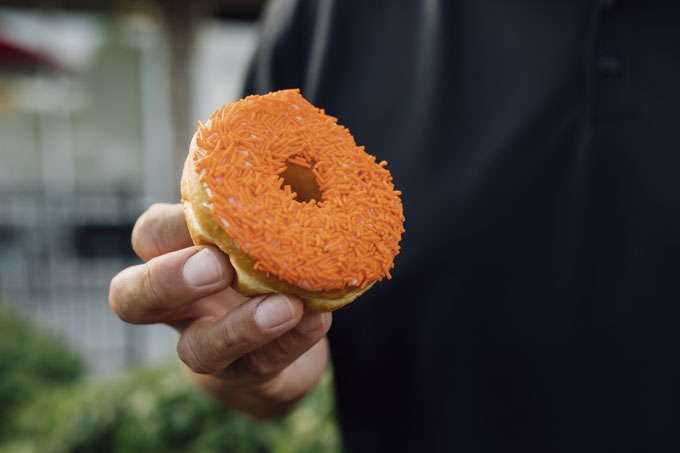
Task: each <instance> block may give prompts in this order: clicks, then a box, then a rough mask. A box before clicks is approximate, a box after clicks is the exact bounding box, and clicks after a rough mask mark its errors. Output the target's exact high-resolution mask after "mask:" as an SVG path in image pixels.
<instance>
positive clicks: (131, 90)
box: [0, 1, 260, 373]
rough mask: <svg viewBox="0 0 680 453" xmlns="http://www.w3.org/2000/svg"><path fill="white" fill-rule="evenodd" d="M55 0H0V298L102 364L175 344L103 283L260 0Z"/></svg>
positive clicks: (97, 368) (174, 178) (172, 190)
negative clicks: (111, 303) (18, 0)
mask: <svg viewBox="0 0 680 453" xmlns="http://www.w3.org/2000/svg"><path fill="white" fill-rule="evenodd" d="M187 3H189V2H187ZM56 4H57V5H58V6H59V8H55V2H46V3H45V5H42V4H41V3H40V2H34V3H33V4H32V6H31V7H26V6H17V5H13V4H12V2H2V1H0V137H1V139H0V299H2V300H4V301H6V302H8V303H11V304H14V305H16V306H18V307H19V308H20V309H21V310H22V311H23V312H24V313H26V314H27V315H28V316H29V317H31V318H33V319H35V320H36V321H37V322H39V323H40V324H42V325H43V326H45V327H46V328H48V329H51V330H53V331H56V332H58V333H60V334H62V335H63V336H64V337H65V338H66V339H67V340H68V341H69V342H70V343H71V344H73V345H74V346H76V347H77V348H78V349H79V350H81V351H82V352H83V354H84V355H85V357H86V359H87V360H88V363H89V364H90V366H91V369H92V370H93V371H94V372H98V373H101V372H107V371H113V370H117V369H119V368H120V367H122V366H125V365H127V364H130V363H134V362H140V361H149V360H156V359H158V358H161V357H165V356H167V355H169V354H171V353H172V351H173V350H174V347H175V339H174V333H173V332H171V330H170V329H169V328H166V327H163V326H156V327H152V328H149V327H135V326H128V325H125V324H123V323H122V322H120V321H119V320H118V319H117V318H116V317H115V316H114V315H113V313H112V312H111V311H110V310H109V308H108V304H107V293H108V285H109V281H110V279H111V277H113V275H115V274H116V273H117V272H118V271H119V270H121V269H122V268H123V267H125V266H128V265H131V264H135V263H137V262H138V259H137V258H136V257H135V256H134V254H133V252H132V250H131V247H130V240H129V238H130V232H131V229H132V225H133V223H134V220H135V219H136V217H137V216H138V215H139V214H140V213H141V212H142V211H143V210H144V209H145V207H146V206H147V205H148V204H150V203H152V202H156V201H178V199H179V173H180V170H181V163H182V160H183V158H184V156H185V154H186V150H187V147H188V143H189V140H190V138H191V135H192V133H193V129H195V125H196V120H198V119H202V120H205V119H206V118H207V116H208V115H209V114H210V113H211V112H212V111H213V110H214V109H215V108H217V107H218V106H219V105H220V104H222V103H224V102H229V101H231V100H234V99H236V98H237V97H238V96H239V94H240V85H241V81H242V78H243V76H244V72H245V68H246V66H247V63H248V61H249V59H250V55H251V53H252V51H253V49H254V45H255V41H256V34H257V33H256V24H255V18H256V16H257V10H258V8H259V7H260V2H225V3H222V4H216V3H214V2H193V3H191V6H188V5H185V4H184V3H180V2H159V3H154V2H112V3H110V4H107V5H106V7H105V8H106V9H102V8H103V6H101V5H99V2H94V1H92V2H86V1H79V2H78V1H76V2H68V1H67V2H57V3H56Z"/></svg>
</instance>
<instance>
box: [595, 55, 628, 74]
mask: <svg viewBox="0 0 680 453" xmlns="http://www.w3.org/2000/svg"><path fill="white" fill-rule="evenodd" d="M595 67H596V68H597V72H599V73H600V75H602V76H604V77H610V78H616V77H619V76H620V75H621V74H622V73H623V63H622V62H621V59H620V58H619V57H617V56H616V55H612V54H608V55H600V56H599V57H597V60H596V62H595Z"/></svg>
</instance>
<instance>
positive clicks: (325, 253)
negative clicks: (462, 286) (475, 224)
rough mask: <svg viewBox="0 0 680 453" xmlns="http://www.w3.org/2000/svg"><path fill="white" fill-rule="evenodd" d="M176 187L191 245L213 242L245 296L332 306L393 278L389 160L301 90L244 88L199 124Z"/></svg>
mask: <svg viewBox="0 0 680 453" xmlns="http://www.w3.org/2000/svg"><path fill="white" fill-rule="evenodd" d="M198 124H199V125H198V130H197V131H196V134H195V135H194V137H193V139H192V141H191V145H190V148H189V154H188V156H187V158H186V161H185V164H184V170H183V173H182V181H181V189H182V203H183V205H184V213H185V217H186V220H187V225H188V227H189V231H190V233H191V237H192V239H193V241H194V243H195V244H197V245H198V244H213V245H216V246H218V247H219V248H220V249H221V250H222V251H223V252H224V253H226V254H227V255H228V256H229V259H230V261H231V263H232V265H233V266H234V270H235V277H234V282H233V283H232V287H233V288H234V289H236V291H238V292H239V293H241V294H243V295H244V296H249V297H250V296H255V295H259V294H265V293H271V292H278V293H285V294H294V295H297V296H298V297H300V298H301V299H302V301H303V303H304V305H305V309H307V310H310V311H331V310H335V309H337V308H340V307H342V306H343V305H345V304H348V303H350V302H352V301H353V300H355V299H356V298H357V297H358V296H359V295H361V294H363V293H364V292H365V291H367V290H368V289H369V288H371V286H372V285H373V284H374V283H375V282H376V281H381V280H382V279H383V278H387V279H391V278H392V276H391V274H390V270H391V269H392V268H393V267H394V258H395V256H396V255H397V254H398V253H399V250H400V246H399V242H400V241H401V236H402V233H404V228H403V222H404V220H405V219H404V214H403V207H402V203H401V198H400V195H401V192H400V191H398V190H395V188H394V184H393V181H392V176H391V174H390V172H389V171H388V170H387V169H386V168H385V166H386V165H387V162H385V161H382V162H379V163H377V162H376V158H375V157H374V156H371V155H369V154H367V153H366V152H365V150H364V147H363V146H357V144H356V143H355V141H354V137H352V135H351V134H350V132H349V130H348V129H347V128H345V127H343V126H341V125H339V124H338V123H337V119H336V118H334V117H332V116H329V115H326V114H325V112H324V111H323V110H321V109H318V108H316V107H314V106H313V105H312V104H310V103H309V102H308V101H307V100H305V99H304V98H303V97H302V95H300V92H299V90H297V89H290V90H282V91H277V92H273V93H269V94H266V95H262V96H258V95H252V96H248V97H246V98H244V99H241V100H240V101H238V102H234V103H230V104H226V105H223V106H222V107H220V108H219V109H217V110H216V111H215V112H214V113H213V114H212V115H211V116H210V119H209V120H208V121H207V122H205V123H202V122H200V121H199V123H198Z"/></svg>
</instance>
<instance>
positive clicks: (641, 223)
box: [110, 0, 680, 452]
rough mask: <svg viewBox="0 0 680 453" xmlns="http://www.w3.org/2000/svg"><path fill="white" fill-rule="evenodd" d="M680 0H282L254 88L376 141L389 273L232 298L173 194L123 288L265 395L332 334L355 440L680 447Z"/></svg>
mask: <svg viewBox="0 0 680 453" xmlns="http://www.w3.org/2000/svg"><path fill="white" fill-rule="evenodd" d="M678 23H680V5H679V4H678V3H675V2H671V1H663V0H656V1H654V2H633V1H626V0H621V1H615V0H602V1H595V0H575V1H573V0H570V1H560V2H526V1H525V2H501V1H478V0H459V1H437V0H423V1H407V0H404V1H400V2H379V1H374V2H360V1H351V0H343V1H338V0H336V1H333V0H323V1H313V0H283V1H275V2H273V3H272V4H270V5H269V7H268V12H267V14H266V17H265V20H264V24H263V32H262V37H261V43H260V45H259V48H258V51H257V55H256V56H255V59H254V61H253V64H252V67H251V70H250V72H249V74H248V78H247V82H246V87H245V92H246V93H265V92H268V91H272V90H277V89H282V88H291V87H299V88H301V89H302V94H303V95H304V96H305V97H306V98H307V99H308V100H310V102H312V103H314V104H315V105H317V106H320V107H322V108H324V109H326V111H327V112H328V113H329V114H331V115H333V116H336V117H338V118H340V123H341V124H343V125H345V126H347V127H348V128H349V129H350V130H351V131H352V133H353V134H354V135H355V138H356V140H357V143H359V144H362V145H365V146H366V149H367V151H369V152H370V153H371V154H374V155H376V156H377V159H378V160H382V159H385V160H387V161H388V162H389V165H388V168H389V169H390V170H391V172H392V174H393V176H394V181H395V184H396V187H397V189H399V190H402V192H403V202H404V213H405V217H406V224H405V228H406V233H405V235H404V238H403V241H402V253H401V254H400V255H399V256H398V257H397V259H396V263H395V269H394V272H393V277H394V278H393V279H392V280H391V281H389V282H382V283H379V284H376V285H375V287H374V288H373V289H372V290H371V291H369V292H368V293H367V294H366V295H364V296H362V297H361V298H360V299H359V300H357V301H356V302H354V303H352V304H350V305H349V306H347V307H345V308H343V309H342V310H339V311H337V312H335V313H333V314H332V315H331V314H330V313H328V314H323V315H321V314H314V313H304V312H303V310H302V307H301V304H300V301H299V300H298V299H296V298H295V297H290V296H289V297H285V296H282V295H267V296H261V297H256V298H252V299H246V298H243V297H240V296H239V295H237V294H235V293H234V292H233V291H232V290H230V288H229V287H228V284H229V281H230V279H231V278H232V274H233V271H232V269H231V268H230V266H229V262H228V260H227V258H226V257H225V256H224V255H222V254H221V253H220V252H219V251H218V250H216V249H215V248H213V247H195V246H192V244H191V242H190V239H189V236H188V233H187V231H186V226H185V225H184V223H183V220H182V213H181V208H180V207H178V206H176V205H161V206H154V207H152V208H151V209H150V210H149V211H147V212H146V213H145V214H144V215H142V217H141V218H140V219H139V222H138V223H137V225H136V227H135V230H134V233H133V244H134V247H135V250H136V251H137V253H138V254H139V255H140V256H141V257H142V258H143V259H145V260H147V263H146V264H143V265H140V266H138V267H133V268H130V269H126V270H124V271H123V272H122V273H121V274H120V275H119V276H117V277H116V278H115V279H114V281H113V282H112V286H111V298H110V300H111V305H112V306H113V308H114V310H115V311H116V313H118V314H119V316H120V317H121V318H122V319H123V320H125V321H128V322H133V323H152V322H166V323H169V324H171V325H173V326H175V327H176V328H177V329H179V330H180V331H181V332H182V334H181V337H180V340H179V344H178V353H179V356H180V357H181V358H182V360H183V361H184V362H186V363H187V365H188V366H189V368H191V369H192V370H194V372H195V375H194V376H195V378H196V380H197V382H198V384H199V385H201V386H202V387H204V388H205V389H206V390H207V391H209V392H210V393H212V394H213V395H214V396H215V397H216V398H217V399H219V400H220V401H222V402H224V403H225V404H227V405H229V406H231V407H235V408H238V409H240V410H244V411H246V412H249V413H251V414H254V415H256V416H261V417H265V416H268V415H271V414H276V413H280V412H281V411H285V410H286V409H287V408H289V407H290V406H291V405H292V404H294V403H295V401H297V400H298V399H299V398H300V397H301V396H302V395H304V394H305V392H307V391H308V390H309V389H310V388H311V387H312V386H313V385H314V383H315V382H316V381H317V380H318V378H319V376H320V375H321V373H323V370H324V369H325V368H326V367H327V364H328V362H329V358H330V357H332V363H333V364H334V371H335V382H336V390H337V410H338V417H339V422H340V426H341V429H342V433H343V439H344V448H345V449H346V450H347V451H351V452H363V451H367V452H369V451H370V452H374V451H464V452H497V451H523V452H533V451H535V452H546V451H550V452H586V451H598V452H599V451H617V452H626V451H631V452H632V451H680V436H678V435H677V427H678V422H679V421H680V415H678V414H679V411H678V407H680V405H679V403H680V398H679V397H680V390H679V389H680V386H679V385H678V382H680V369H679V366H678V360H677V352H678V350H680V328H679V326H680V323H679V321H680V278H678V275H680V258H679V257H680V178H679V177H678V173H679V172H680V151H679V150H680V134H678V133H677V123H678V121H680V86H679V83H678V81H679V80H680V59H678V50H679V48H680V27H678V26H677V24H678ZM331 321H332V323H333V327H332V328H331ZM329 345H330V348H329Z"/></svg>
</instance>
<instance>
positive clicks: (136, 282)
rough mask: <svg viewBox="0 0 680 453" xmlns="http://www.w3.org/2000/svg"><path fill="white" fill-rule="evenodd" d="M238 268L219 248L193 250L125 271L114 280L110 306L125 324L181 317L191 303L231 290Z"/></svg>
mask: <svg viewBox="0 0 680 453" xmlns="http://www.w3.org/2000/svg"><path fill="white" fill-rule="evenodd" d="M233 276H234V269H233V268H232V267H231V264H230V263H229V259H228V258H227V256H226V255H225V254H223V253H222V252H220V251H219V249H217V248H216V247H210V246H199V247H190V248H186V249H183V250H178V251H176V252H171V253H167V254H165V255H162V256H159V257H156V258H154V259H152V260H151V261H149V262H148V263H145V264H140V265H138V266H132V267H129V268H127V269H124V270H123V271H121V272H120V273H119V274H118V275H116V276H115V277H114V278H113V280H112V281H111V286H110V288H109V305H110V306H111V308H112V309H113V311H114V312H115V313H116V315H118V317H119V318H121V319H122V320H123V321H125V322H129V323H132V324H147V323H153V322H160V321H167V320H169V319H171V318H173V317H177V316H176V315H177V314H178V311H179V310H180V309H182V308H183V307H184V306H186V305H187V304H189V303H190V302H193V301H196V300H198V299H200V298H203V297H206V296H208V295H211V294H214V293H217V292H219V291H222V290H224V289H225V288H227V287H228V286H229V285H230V284H231V281H232V279H233Z"/></svg>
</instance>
